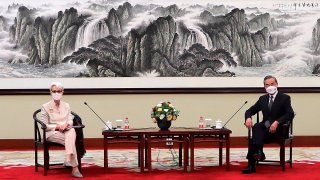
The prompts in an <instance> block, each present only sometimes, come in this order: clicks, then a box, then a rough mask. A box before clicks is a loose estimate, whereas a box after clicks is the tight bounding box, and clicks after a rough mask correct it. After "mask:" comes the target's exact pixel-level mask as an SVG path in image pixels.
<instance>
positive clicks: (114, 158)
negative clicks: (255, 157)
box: [0, 147, 320, 171]
mask: <svg viewBox="0 0 320 180" xmlns="http://www.w3.org/2000/svg"><path fill="white" fill-rule="evenodd" d="M51 152H52V153H51V154H50V159H51V160H52V161H57V162H62V161H63V157H64V151H62V150H54V151H51ZM264 152H265V154H266V156H267V158H268V159H279V149H278V148H265V149H264ZM224 153H225V152H224ZM246 153H247V148H231V149H230V161H231V164H232V165H238V164H239V162H244V161H246V159H245V157H246ZM287 153H288V152H286V154H287ZM177 154H178V150H177V149H174V150H169V149H156V148H154V149H152V161H153V163H152V165H153V168H155V169H161V170H166V169H180V167H179V166H177V161H178V160H177V157H178V156H177ZM40 160H42V153H41V154H40ZM293 160H294V162H295V163H313V162H316V161H320V148H316V147H308V148H306V147H297V148H294V149H293ZM82 162H83V166H84V167H86V166H91V165H98V166H103V151H102V150H87V153H86V155H85V156H84V158H83V159H82ZM32 165H34V151H0V166H5V167H6V168H10V167H16V166H20V167H21V166H22V167H23V166H32ZM217 165H218V149H217V148H198V149H196V150H195V168H196V169H197V168H200V167H201V166H217ZM109 167H111V168H112V167H125V168H128V170H132V171H139V168H138V161H137V150H135V149H112V150H109Z"/></svg>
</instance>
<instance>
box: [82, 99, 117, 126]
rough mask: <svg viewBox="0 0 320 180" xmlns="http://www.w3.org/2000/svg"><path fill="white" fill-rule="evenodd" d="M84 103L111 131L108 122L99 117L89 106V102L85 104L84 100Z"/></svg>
mask: <svg viewBox="0 0 320 180" xmlns="http://www.w3.org/2000/svg"><path fill="white" fill-rule="evenodd" d="M84 104H85V105H86V106H88V108H90V109H91V111H92V112H93V113H94V114H95V115H96V116H97V117H98V118H99V119H100V121H101V122H102V123H103V124H104V125H105V126H106V127H107V128H108V130H109V131H112V130H113V129H112V128H110V127H109V126H108V124H107V123H106V122H104V121H103V120H102V119H101V117H100V116H99V115H98V114H97V113H96V112H95V111H94V110H93V109H92V108H91V107H90V106H89V104H87V103H86V102H84Z"/></svg>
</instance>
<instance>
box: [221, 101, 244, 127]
mask: <svg viewBox="0 0 320 180" xmlns="http://www.w3.org/2000/svg"><path fill="white" fill-rule="evenodd" d="M247 102H248V101H246V102H244V103H243V104H242V106H241V107H240V108H239V109H238V110H237V111H236V112H235V113H234V114H233V115H232V116H231V117H230V118H229V119H228V121H227V122H226V123H225V124H224V125H223V126H222V128H225V126H226V125H227V124H228V122H229V121H230V120H231V119H232V118H233V116H235V115H236V114H237V113H238V112H239V111H240V109H241V108H242V107H243V106H244V105H246V104H247Z"/></svg>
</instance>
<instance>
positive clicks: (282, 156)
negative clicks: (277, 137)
mask: <svg viewBox="0 0 320 180" xmlns="http://www.w3.org/2000/svg"><path fill="white" fill-rule="evenodd" d="M285 148H286V147H285V144H283V143H281V145H280V165H281V167H282V171H285V170H286V162H285Z"/></svg>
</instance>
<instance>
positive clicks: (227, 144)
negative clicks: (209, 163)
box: [225, 134, 230, 171]
mask: <svg viewBox="0 0 320 180" xmlns="http://www.w3.org/2000/svg"><path fill="white" fill-rule="evenodd" d="M225 138H226V169H227V171H229V170H230V135H229V134H226V135H225Z"/></svg>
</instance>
